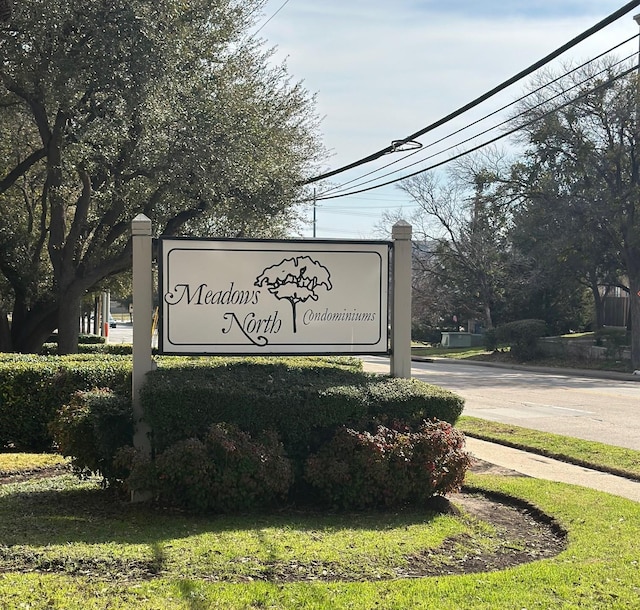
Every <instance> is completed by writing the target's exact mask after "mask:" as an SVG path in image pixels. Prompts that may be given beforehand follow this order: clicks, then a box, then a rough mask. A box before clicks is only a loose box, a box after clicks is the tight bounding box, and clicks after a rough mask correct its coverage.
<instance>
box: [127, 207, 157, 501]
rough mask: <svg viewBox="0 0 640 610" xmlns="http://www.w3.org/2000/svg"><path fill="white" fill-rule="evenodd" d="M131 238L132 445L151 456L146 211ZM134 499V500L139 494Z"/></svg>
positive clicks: (150, 299) (148, 226) (150, 301)
mask: <svg viewBox="0 0 640 610" xmlns="http://www.w3.org/2000/svg"><path fill="white" fill-rule="evenodd" d="M131 238H132V241H133V303H134V305H135V317H134V320H133V374H132V376H131V379H132V382H131V385H132V387H131V398H132V402H133V423H134V436H133V446H134V447H135V448H136V449H138V450H139V451H140V452H142V453H143V454H144V455H146V456H150V455H151V440H150V438H149V432H150V429H149V426H148V424H147V423H146V422H145V421H144V413H143V410H142V405H141V404H140V389H141V388H142V386H143V385H144V381H145V376H146V374H147V373H148V372H149V371H150V370H151V369H152V367H153V363H152V360H151V314H152V309H153V290H152V272H151V249H152V243H151V220H150V219H149V218H147V217H146V216H145V215H144V214H138V215H137V216H136V217H135V218H134V219H133V220H132V221H131ZM132 495H134V494H132ZM142 496H145V497H142ZM132 499H133V500H135V499H136V498H132ZM138 499H140V500H143V499H146V494H141V497H140V498H138Z"/></svg>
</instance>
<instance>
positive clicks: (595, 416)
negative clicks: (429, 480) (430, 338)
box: [363, 356, 640, 450]
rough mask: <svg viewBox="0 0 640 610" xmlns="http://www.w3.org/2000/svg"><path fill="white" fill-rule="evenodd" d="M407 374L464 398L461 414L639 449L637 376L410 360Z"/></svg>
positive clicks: (379, 368) (384, 366)
mask: <svg viewBox="0 0 640 610" xmlns="http://www.w3.org/2000/svg"><path fill="white" fill-rule="evenodd" d="M363 360H364V362H365V369H366V370H368V371H372V372H377V373H388V372H389V360H388V358H383V357H377V356H364V357H363ZM411 373H412V376H413V377H415V378H417V379H421V380H423V381H426V382H428V383H432V384H434V385H438V386H441V387H444V388H447V389H449V390H451V391H453V392H455V393H457V394H459V395H460V396H462V397H463V398H464V399H465V408H464V414H465V415H470V416H473V417H479V418H482V419H488V420H492V421H498V422H502V423H505V424H514V425H518V426H522V427H525V428H532V429H534V430H541V431H543V432H554V433H557V434H563V435H566V436H572V437H574V438H582V439H586V440H593V441H599V442H602V443H608V444H610V445H617V446H620V447H627V448H629V449H636V450H640V383H638V381H634V379H637V376H635V377H634V376H627V377H626V378H622V377H621V378H614V379H603V378H598V377H589V376H582V374H565V373H558V372H554V371H553V370H549V371H545V372H542V371H532V370H524V369H519V370H515V369H511V368H503V367H494V366H491V367H488V366H481V365H476V364H467V363H460V362H457V361H450V360H449V361H447V360H444V359H439V360H435V361H433V362H413V364H412V371H411Z"/></svg>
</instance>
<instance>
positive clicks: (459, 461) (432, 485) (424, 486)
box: [305, 421, 470, 509]
mask: <svg viewBox="0 0 640 610" xmlns="http://www.w3.org/2000/svg"><path fill="white" fill-rule="evenodd" d="M469 464H470V458H469V454H468V453H467V452H466V451H464V435H463V434H462V433H461V432H460V431H458V430H456V429H455V428H453V427H452V426H451V425H450V424H448V423H446V422H442V421H434V422H426V421H425V422H423V424H422V426H421V427H420V428H419V430H418V431H417V432H412V431H410V430H408V429H407V430H404V431H399V430H395V429H391V428H386V427H384V426H378V428H377V429H376V431H375V433H370V432H358V431H356V430H353V429H351V428H347V427H342V428H339V429H338V430H337V431H336V433H335V435H334V436H333V438H332V439H331V440H330V441H329V442H328V443H326V444H325V445H324V446H323V447H322V448H321V449H320V450H319V451H318V452H317V453H316V454H314V455H312V456H310V457H309V458H308V459H307V462H306V468H305V477H306V480H307V481H308V482H309V483H310V484H311V485H312V487H314V488H315V489H316V490H317V491H318V492H319V494H320V496H321V498H322V499H323V500H324V501H325V502H326V503H327V504H329V505H331V506H334V507H338V508H342V509H367V508H378V507H398V506H402V505H405V504H416V503H422V502H424V501H425V500H427V499H428V498H430V497H432V496H434V495H443V494H446V493H449V492H452V491H456V490H457V489H459V488H460V486H461V485H462V482H463V480H464V476H465V473H466V471H467V469H468V468H469Z"/></svg>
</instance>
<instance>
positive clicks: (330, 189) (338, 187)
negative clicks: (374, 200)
mask: <svg viewBox="0 0 640 610" xmlns="http://www.w3.org/2000/svg"><path fill="white" fill-rule="evenodd" d="M638 36H639V35H638V34H634V35H633V36H631V37H629V38H627V39H626V40H623V41H622V42H620V43H618V44H616V45H614V46H613V47H611V48H610V49H608V50H606V51H603V52H602V53H600V54H599V55H596V56H595V57H593V58H591V59H589V60H587V61H585V62H584V63H582V64H580V65H578V66H576V67H575V68H572V69H571V70H569V71H567V72H565V73H564V74H561V75H560V76H558V77H556V78H554V79H553V80H551V81H549V82H547V83H544V84H543V85H540V86H539V87H537V88H536V89H533V90H532V91H530V92H529V93H526V94H525V95H522V96H521V97H519V98H517V99H515V100H513V101H511V102H509V103H508V104H505V105H504V106H502V107H500V108H498V109H497V110H494V111H492V112H490V113H488V114H486V115H484V116H483V117H481V118H479V119H477V120H475V121H473V122H471V123H469V124H467V125H465V126H464V127H460V128H459V129H456V130H455V131H453V132H451V133H449V134H448V135H445V136H443V137H441V138H439V139H437V140H435V141H433V142H430V143H429V144H425V145H424V146H423V147H422V148H421V149H420V150H414V151H412V152H411V153H409V154H408V155H405V156H404V157H401V158H398V159H395V160H393V161H391V162H389V163H386V164H385V165H382V166H380V167H378V168H376V169H374V170H371V171H369V172H367V173H365V174H362V175H361V176H358V177H356V178H352V179H351V180H347V181H346V182H343V183H341V184H338V185H336V186H332V187H328V188H326V189H325V190H324V191H323V192H322V193H320V196H322V195H327V194H329V193H334V192H336V191H338V192H342V191H344V190H346V188H345V187H346V186H347V185H349V184H353V183H354V182H359V181H360V180H363V179H364V178H367V177H369V176H372V175H374V174H379V173H380V172H381V171H382V170H384V169H387V168H388V167H391V166H392V165H397V164H398V163H402V162H403V161H405V160H406V159H408V158H409V157H413V156H414V155H422V154H423V153H425V152H426V151H427V150H428V149H429V148H433V147H434V146H436V145H437V144H440V143H442V142H444V141H445V140H448V139H450V138H452V137H453V136H456V135H458V134H460V133H462V132H463V131H466V130H467V129H470V128H471V127H474V126H476V125H478V124H479V123H482V122H483V121H485V120H487V119H489V118H491V117H493V116H495V115H497V114H499V113H500V112H503V111H504V110H507V109H508V108H510V107H512V106H515V105H516V104H519V103H520V102H522V101H523V100H525V99H526V98H527V97H530V96H533V95H535V94H536V93H539V92H540V91H542V90H543V89H545V88H547V87H549V86H550V85H552V84H554V83H556V82H558V81H561V80H562V79H564V78H566V77H567V76H569V75H570V74H573V73H575V72H578V71H579V70H582V69H584V68H585V67H586V66H588V65H589V64H591V63H594V62H595V61H597V60H599V59H602V58H603V57H604V56H606V55H607V54H609V53H611V52H612V51H615V50H616V49H618V48H620V47H622V46H623V45H625V44H627V43H629V42H631V41H632V40H634V39H636V38H638ZM636 54H637V52H636V51H634V53H633V54H632V55H629V56H628V57H625V58H624V59H623V60H621V61H619V62H617V63H616V64H615V65H617V64H620V63H624V62H625V61H627V60H628V59H630V58H631V57H633V56H635V55H636ZM605 70H606V69H605ZM605 70H603V71H605ZM596 76H597V75H596ZM585 82H586V81H585ZM509 120H512V119H509ZM506 122H508V121H504V122H503V123H501V124H500V125H496V126H494V127H492V128H490V129H487V130H485V131H483V132H481V133H479V134H477V135H475V136H473V137H472V138H468V139H466V140H464V141H462V142H459V143H458V144H455V145H454V146H451V147H449V148H445V149H444V150H441V151H439V152H438V153H435V154H432V155H429V156H426V157H422V158H421V159H420V160H418V161H415V162H413V163H410V164H409V165H405V166H403V167H401V168H399V169H397V170H395V172H398V171H402V170H405V169H407V168H409V167H413V166H414V165H417V164H418V163H422V162H423V161H426V160H428V159H431V158H433V157H434V156H436V155H438V154H441V153H443V152H446V151H448V150H451V148H455V147H457V146H460V145H461V144H465V143H466V142H468V141H470V140H472V139H474V138H476V137H479V136H481V135H484V134H485V133H487V132H488V131H491V129H495V128H497V127H500V126H501V125H502V124H504V123H506ZM393 173H394V172H387V173H386V174H382V175H381V176H378V178H377V179H379V178H384V177H386V176H389V175H391V174H393ZM372 181H373V180H369V181H367V182H359V184H357V185H356V186H362V185H364V184H368V183H370V182H372Z"/></svg>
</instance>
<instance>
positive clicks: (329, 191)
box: [318, 34, 638, 199]
mask: <svg viewBox="0 0 640 610" xmlns="http://www.w3.org/2000/svg"><path fill="white" fill-rule="evenodd" d="M637 37H638V35H637V34H636V35H635V36H633V37H632V38H630V39H628V40H626V41H625V43H626V42H629V40H633V39H634V38H637ZM621 44H624V43H621ZM618 46H620V45H616V47H613V49H615V48H617V47H618ZM613 49H610V50H609V51H606V52H605V53H603V54H601V55H599V56H598V57H596V58H594V59H592V60H589V61H587V62H585V63H584V64H582V65H581V66H578V67H577V68H574V69H573V70H570V71H569V72H566V73H564V74H563V75H561V76H559V77H557V78H555V79H553V80H552V81H550V82H548V83H545V84H544V85H541V86H540V87H538V88H536V89H535V90H533V91H531V92H530V93H528V94H526V95H524V96H522V97H520V98H518V99H517V100H515V101H513V102H511V103H510V104H507V105H505V106H503V107H502V108H500V109H498V110H496V111H495V112H492V113H490V114H488V115H486V116H484V117H482V118H481V119H478V120H477V121H474V122H473V123H471V124H469V125H467V126H465V127H462V128H461V129H458V130H457V131H455V132H453V133H452V134H449V135H447V136H445V137H443V138H440V139H439V140H437V141H436V142H433V143H432V144H429V145H427V146H426V147H425V149H426V148H430V147H431V146H433V145H435V144H438V143H440V142H443V141H444V140H446V139H448V138H450V137H452V136H453V135H457V134H459V133H461V132H462V131H464V130H466V129H468V128H469V127H472V126H474V125H477V124H478V123H480V122H482V121H483V120H485V119H487V118H489V117H492V116H494V115H496V114H497V113H499V112H501V111H502V110H505V109H506V108H509V107H510V106H513V105H514V104H517V103H519V102H521V101H523V100H525V99H526V98H527V97H531V96H533V95H535V94H537V93H539V92H540V91H542V90H543V89H545V88H547V87H549V86H550V85H552V84H554V83H556V82H558V81H560V80H562V79H564V78H566V77H567V76H569V75H570V74H573V73H575V72H576V71H577V70H580V69H581V68H584V67H585V66H587V65H588V64H589V63H592V62H594V61H596V60H597V59H599V58H600V57H602V56H603V55H604V54H606V53H609V52H610V51H611V50H613ZM636 56H637V51H634V52H633V53H632V54H631V55H628V56H627V57H624V58H623V59H621V60H618V61H617V62H615V63H613V64H611V65H607V66H606V67H604V68H603V69H602V70H600V71H599V72H596V73H595V74H592V75H590V76H589V77H587V78H585V79H584V80H582V81H579V82H577V83H574V84H573V85H572V86H571V87H568V88H566V89H563V90H562V91H561V92H559V93H557V94H555V95H553V96H551V97H549V98H546V99H544V100H543V101H541V102H539V103H538V104H536V105H535V106H533V107H531V108H528V109H526V110H525V111H523V112H521V113H520V114H519V115H517V116H514V117H510V118H508V119H505V120H504V121H502V122H500V123H498V124H497V125H493V126H491V127H489V128H487V129H484V130H483V131H481V132H479V133H476V134H474V135H473V136H470V137H468V138H466V139H464V140H462V141H461V142H457V143H456V144H452V145H451V146H448V147H447V148H444V149H442V150H439V151H438V152H435V153H433V154H431V155H428V156H426V157H423V158H421V159H419V160H417V161H414V162H413V163H410V164H408V165H405V166H403V167H401V168H400V169H397V170H394V171H391V172H387V173H386V174H382V175H381V176H378V177H376V178H372V179H370V180H366V181H364V182H358V181H359V180H362V178H365V177H367V176H369V175H372V174H375V173H377V172H378V171H380V170H381V169H384V167H388V165H387V166H384V167H383V168H380V169H379V170H375V171H373V172H369V173H368V174H365V175H364V176H361V177H360V178H355V179H353V180H351V181H349V182H345V183H344V184H342V185H339V186H336V187H333V188H330V189H327V190H326V191H324V192H323V193H321V194H320V197H319V198H318V199H323V198H327V195H328V194H333V195H340V194H342V193H347V191H348V190H349V189H346V188H345V187H346V185H347V184H351V183H353V182H358V184H356V185H355V186H354V187H352V188H356V187H360V186H364V185H365V184H370V183H371V182H374V181H376V180H380V179H381V178H385V177H387V176H391V175H393V174H396V173H398V172H400V171H404V170H406V169H408V168H410V167H414V166H415V165H418V164H420V163H424V162H425V161H428V160H429V159H433V158H434V157H438V156H440V155H441V154H443V153H445V152H449V151H450V150H453V149H455V148H459V147H460V146H462V145H463V144H468V143H469V142H471V141H473V140H475V139H477V138H479V137H481V136H483V135H486V134H488V133H490V132H491V131H494V130H495V129H498V128H500V127H503V126H505V125H507V124H508V123H511V122H513V121H517V120H519V119H521V118H522V117H524V116H526V115H527V114H529V113H531V112H533V110H535V109H537V108H539V107H541V106H544V105H547V104H548V103H549V102H551V101H553V100H554V99H557V98H558V97H561V96H563V95H565V94H567V93H568V92H570V91H572V90H573V89H577V88H578V87H580V86H582V85H584V84H585V83H588V82H589V81H590V80H592V79H593V78H595V77H597V76H600V75H601V74H605V73H606V72H608V71H609V70H610V69H611V68H614V67H616V66H619V65H621V64H624V63H626V62H628V61H629V60H630V59H632V58H635V57H636ZM482 146H484V145H482ZM423 150H424V149H423ZM474 150H477V148H474ZM406 158H407V157H404V158H403V159H401V161H402V160H404V159H406ZM456 158H457V157H456ZM449 160H451V159H449ZM447 162H448V161H447ZM422 171H427V170H422ZM404 177H405V176H403V177H401V178H399V179H400V180H402V179H404ZM375 188H377V187H375Z"/></svg>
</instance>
